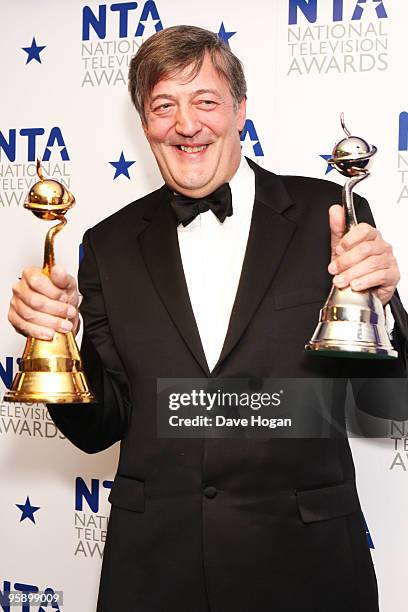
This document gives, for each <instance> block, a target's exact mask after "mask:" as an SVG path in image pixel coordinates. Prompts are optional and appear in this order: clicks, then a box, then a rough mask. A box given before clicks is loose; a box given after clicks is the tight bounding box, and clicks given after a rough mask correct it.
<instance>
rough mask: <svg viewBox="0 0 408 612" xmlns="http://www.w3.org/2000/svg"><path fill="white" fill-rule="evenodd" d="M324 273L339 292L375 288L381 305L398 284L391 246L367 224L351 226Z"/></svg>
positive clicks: (397, 274)
mask: <svg viewBox="0 0 408 612" xmlns="http://www.w3.org/2000/svg"><path fill="white" fill-rule="evenodd" d="M332 208H333V207H332ZM328 271H329V272H330V274H333V275H334V278H333V283H334V284H335V285H336V286H337V287H339V288H340V289H343V288H345V287H348V286H350V287H351V288H352V289H353V290H355V291H363V290H365V289H371V288H375V290H376V294H377V295H378V297H379V298H380V299H381V301H382V303H383V304H386V303H387V302H388V301H389V300H390V299H391V297H392V295H393V293H394V291H395V287H396V285H397V284H398V282H399V280H400V273H399V269H398V264H397V261H396V259H395V257H394V255H393V251H392V247H391V245H390V244H388V243H387V242H385V241H384V240H383V238H382V236H381V234H380V232H379V231H378V230H377V229H376V228H375V227H373V226H371V225H369V224H368V223H359V224H357V225H355V226H354V227H352V228H351V229H350V231H349V232H347V233H346V234H345V235H344V236H343V237H342V238H341V239H340V240H339V241H338V243H337V244H336V246H335V248H334V253H332V261H331V262H330V264H329V266H328Z"/></svg>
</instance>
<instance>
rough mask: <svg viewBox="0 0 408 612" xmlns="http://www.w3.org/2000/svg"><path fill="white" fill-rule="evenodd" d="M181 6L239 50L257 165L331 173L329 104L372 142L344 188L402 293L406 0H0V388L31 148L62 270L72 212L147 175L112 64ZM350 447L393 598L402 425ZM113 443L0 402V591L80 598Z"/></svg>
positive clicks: (76, 239)
mask: <svg viewBox="0 0 408 612" xmlns="http://www.w3.org/2000/svg"><path fill="white" fill-rule="evenodd" d="M180 23H189V24H195V25H199V26H203V27H205V28H208V29H210V30H213V31H215V32H218V33H219V35H220V36H221V37H223V38H224V40H226V41H227V42H228V44H229V45H230V46H231V48H232V50H233V51H234V52H235V53H236V54H237V55H238V56H239V57H240V58H241V59H242V60H243V62H244V65H245V68H246V74H247V79H248V87H249V96H248V119H247V123H246V126H245V130H244V132H243V134H242V141H243V142H242V144H243V149H244V151H245V153H246V154H247V155H249V156H250V157H252V158H254V159H255V160H257V161H258V163H260V164H261V165H262V166H265V167H266V168H268V169H271V170H273V171H275V172H280V173H286V174H304V175H311V176H315V177H321V178H323V177H325V178H327V179H328V180H333V181H337V180H339V181H341V179H340V177H339V176H338V175H336V173H335V172H332V171H330V169H329V167H328V166H327V163H326V158H327V156H328V155H329V153H330V152H331V149H332V147H333V144H334V142H335V140H337V139H339V138H340V137H341V132H340V128H339V113H340V112H341V111H344V112H345V114H346V118H347V122H348V124H349V126H350V128H351V129H352V130H353V131H354V132H356V133H361V135H363V136H365V137H366V138H367V139H368V140H369V141H370V142H372V143H375V144H376V145H377V146H378V150H379V152H378V155H377V156H376V159H375V163H374V167H373V172H372V177H371V178H370V179H369V180H368V181H367V182H366V183H364V184H363V186H362V187H361V189H360V192H361V193H363V195H365V196H367V197H368V199H369V201H370V203H371V206H372V209H373V211H374V214H375V217H376V221H377V224H378V226H379V227H380V228H381V230H382V232H383V234H384V235H385V237H386V238H387V239H388V240H389V241H391V242H392V243H393V245H394V248H395V252H396V254H397V257H398V259H399V263H400V267H401V271H402V280H401V284H400V293H401V295H402V297H403V299H405V304H407V303H408V257H407V255H408V251H407V244H406V231H407V227H408V223H407V222H408V153H407V149H408V95H407V94H408V88H407V81H406V66H407V57H408V36H407V23H408V4H407V3H406V2H404V1H402V0H383V1H380V0H255V1H252V2H249V1H247V0H238V1H237V0H206V1H205V3H201V4H200V5H199V6H198V5H197V4H196V3H193V2H188V1H186V0H178V1H177V2H173V1H171V0H156V1H155V2H154V1H152V0H147V1H144V0H141V1H140V2H116V3H107V4H99V2H96V1H90V2H86V1H81V0H71V1H70V2H68V1H65V2H64V1H63V0H56V1H55V2H48V1H47V0H37V1H36V2H35V3H34V2H31V1H30V0H19V1H17V2H16V1H12V0H2V2H1V20H0V45H1V58H2V74H1V98H0V99H1V115H0V117H1V119H0V224H1V225H0V227H1V246H2V248H1V257H2V267H1V270H2V273H1V278H0V295H1V300H0V332H1V336H0V337H1V344H0V395H2V392H3V391H4V390H5V388H6V387H8V386H9V385H10V384H11V380H12V378H13V375H14V373H15V371H16V369H17V358H18V357H19V355H21V353H22V349H23V346H24V340H23V339H22V338H21V337H18V336H17V335H16V334H15V333H14V331H13V330H12V328H11V327H10V325H9V324H8V322H7V310H8V301H9V298H10V287H11V285H12V284H13V283H14V282H15V280H16V278H17V277H18V276H19V275H20V272H21V270H22V268H23V267H24V266H26V265H28V264H29V265H41V253H42V248H43V240H44V235H45V232H46V230H47V229H48V226H47V224H44V223H41V222H40V221H39V220H38V219H36V218H35V217H34V216H33V215H30V214H28V213H27V211H25V210H24V209H23V208H22V204H23V201H24V198H25V195H26V193H27V190H28V188H29V187H30V185H31V184H32V183H33V182H34V181H35V180H36V178H35V163H34V161H35V158H36V156H40V157H41V158H42V159H43V165H44V169H45V171H46V173H47V174H48V175H49V176H50V177H55V178H56V179H57V180H60V181H62V182H63V183H64V184H66V185H67V186H68V187H69V189H71V190H72V192H73V193H74V195H75V196H76V199H77V204H78V205H77V207H75V208H74V209H73V210H72V211H71V212H70V213H69V217H68V220H69V223H68V226H67V228H66V229H65V230H64V231H63V232H62V234H61V235H60V236H59V237H58V240H57V256H58V260H59V262H60V263H61V264H63V265H64V266H66V267H67V268H68V270H70V271H72V272H73V273H74V272H75V271H76V269H77V266H78V254H79V244H80V242H81V238H82V235H83V232H84V231H85V229H86V228H87V227H89V226H91V225H93V224H95V223H96V222H98V221H99V220H100V219H102V218H103V217H106V216H107V215H109V214H110V213H112V212H114V211H115V210H118V209H119V208H121V207H122V206H124V205H125V204H127V203H128V202H130V201H132V200H134V199H135V198H137V197H139V196H141V195H143V194H145V193H147V192H149V191H151V190H153V189H155V188H156V187H158V186H159V185H160V184H161V178H160V175H159V173H158V170H157V168H156V166H155V163H154V160H153V158H152V156H151V154H150V151H149V149H148V146H147V143H146V142H145V140H144V137H143V133H142V130H141V128H140V124H139V120H138V117H137V116H136V113H135V111H134V109H133V108H132V106H131V103H130V100H129V96H128V93H127V87H126V79H127V70H128V64H129V61H130V58H131V56H132V55H133V54H134V53H135V51H136V50H137V49H138V47H139V46H140V44H141V43H142V42H143V41H144V40H146V38H148V37H149V36H150V35H151V34H153V33H154V32H155V31H158V30H160V29H161V28H163V27H166V26H171V25H175V24H180ZM311 239H312V238H311ZM352 447H353V453H354V457H355V461H356V467H357V473H358V484H359V490H360V495H361V500H362V505H363V509H364V514H365V518H366V522H367V525H368V528H367V537H368V538H369V541H370V545H371V547H372V556H373V560H374V564H375V566H376V570H377V575H378V580H379V588H380V596H381V606H382V607H381V610H382V611H383V612H403V611H405V610H406V583H407V578H408V571H407V564H406V550H407V547H408V530H407V520H406V517H407V510H408V493H407V488H406V487H407V484H408V441H407V439H406V438H404V432H403V431H402V432H399V433H398V432H396V434H395V438H394V439H381V440H380V439H371V440H361V439H359V440H356V439H354V440H352ZM117 458H118V448H117V447H114V448H112V449H109V450H108V451H105V452H103V453H100V454H98V455H95V456H87V455H85V454H83V453H81V452H80V451H79V450H77V449H75V448H74V447H73V446H72V445H71V444H70V443H68V442H67V440H65V439H64V438H63V437H62V436H61V435H60V434H59V432H58V431H57V430H56V428H55V426H54V425H53V423H52V421H50V419H49V417H48V414H47V411H46V409H45V407H44V406H42V405H22V404H20V405H19V404H17V405H8V404H5V403H1V404H0V481H1V494H0V495H1V496H0V515H1V520H0V591H4V590H7V589H8V588H10V587H11V588H12V589H14V590H19V591H30V590H31V591H35V590H36V589H40V590H44V589H46V588H50V589H54V590H58V591H63V592H64V602H65V603H64V606H63V608H62V609H63V610H66V612H73V611H74V610H81V612H92V611H93V610H94V609H95V603H96V594H97V586H98V579H99V571H100V564H101V555H102V552H103V546H104V539H105V534H106V527H107V522H108V516H109V504H108V502H107V497H108V494H109V489H110V487H111V484H112V479H113V476H114V474H115V469H116V463H117ZM0 608H1V606H0ZM16 609H21V610H32V611H34V612H37V610H43V608H39V607H38V606H31V607H30V608H28V607H26V608H23V607H21V608H19V607H17V608H16ZM54 609H58V608H54ZM3 610H4V612H8V609H6V608H4V607H3Z"/></svg>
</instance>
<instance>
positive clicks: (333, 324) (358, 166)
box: [305, 113, 398, 359]
mask: <svg viewBox="0 0 408 612" xmlns="http://www.w3.org/2000/svg"><path fill="white" fill-rule="evenodd" d="M340 121H341V126H342V128H343V130H344V132H345V134H346V138H343V140H341V141H340V142H339V143H338V144H336V146H335V147H334V150H333V154H332V155H333V156H332V158H331V159H329V160H328V163H329V164H330V165H331V166H333V168H335V169H336V170H337V171H338V172H340V173H341V174H342V175H343V176H346V177H347V179H348V180H347V181H346V183H345V185H344V187H343V191H342V203H343V208H344V211H345V233H346V232H348V231H349V230H350V229H351V228H352V227H353V226H354V225H356V224H357V220H356V215H355V210H354V205H353V194H352V190H353V188H354V187H355V185H356V184H357V183H359V182H360V181H362V180H364V179H365V178H367V177H368V176H369V167H370V166H371V163H372V158H373V156H374V155H375V153H376V152H377V148H376V147H375V146H374V145H369V144H368V143H367V142H366V141H365V140H363V139H362V138H359V137H357V136H352V135H351V133H350V132H349V131H348V129H347V128H346V126H345V124H344V116H343V113H342V114H341V118H340ZM305 351H307V352H309V353H311V354H316V355H325V356H329V357H354V358H377V359H395V358H396V357H398V353H397V351H395V350H394V348H393V346H392V344H391V342H390V339H389V337H388V333H387V330H386V326H385V315H384V308H383V305H382V303H381V301H380V299H379V298H378V297H377V296H376V295H375V293H374V292H373V291H370V290H366V291H353V289H351V287H346V288H345V289H339V288H337V287H336V286H335V285H333V286H332V288H331V291H330V293H329V296H328V298H327V300H326V302H325V304H324V306H323V308H322V309H321V310H320V317H319V323H318V324H317V327H316V329H315V332H314V334H313V336H312V338H311V339H310V341H309V343H308V344H306V346H305Z"/></svg>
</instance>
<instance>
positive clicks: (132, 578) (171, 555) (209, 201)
mask: <svg viewBox="0 0 408 612" xmlns="http://www.w3.org/2000/svg"><path fill="white" fill-rule="evenodd" d="M129 87H130V92H131V96H132V99H133V101H134V103H135V106H136V109H137V110H138V112H139V114H140V117H141V121H142V126H143V129H144V132H145V135H146V137H147V139H148V141H149V144H150V146H151V149H152V152H153V154H154V156H155V158H156V161H157V163H158V166H159V168H160V172H161V174H162V176H163V179H164V181H165V184H164V185H163V186H162V187H161V188H160V189H158V190H156V191H154V192H153V193H151V194H148V195H147V196H145V197H144V198H141V199H140V200H138V201H136V202H133V203H131V204H130V205H128V206H126V207H125V208H123V209H122V210H120V211H118V212H117V213H115V214H113V215H112V216H111V217H109V218H108V219H105V220H104V221H102V222H101V223H99V224H98V225H97V226H95V227H94V228H92V229H90V230H88V231H87V232H86V233H85V236H84V259H83V262H82V264H81V266H80V272H79V288H80V291H81V293H82V295H83V301H82V304H81V307H80V310H81V314H82V318H83V326H82V328H81V332H82V333H83V338H82V345H81V355H82V358H83V362H84V367H85V370H86V372H87V375H88V378H89V380H90V383H91V387H92V389H93V390H94V392H95V394H96V396H97V400H98V402H97V403H96V404H89V405H80V406H77V405H70V406H55V405H54V406H49V411H50V414H51V416H52V418H53V419H54V421H55V422H56V423H57V425H58V427H59V428H60V429H61V431H62V432H63V433H64V434H65V435H66V436H67V437H68V438H69V439H70V440H71V441H72V442H73V443H74V444H75V445H76V446H78V447H79V448H81V449H83V450H84V451H86V452H91V453H92V452H98V451H100V450H103V449H105V448H108V447H109V446H110V445H111V444H113V443H115V442H117V441H119V440H120V441H121V452H120V459H119V466H118V472H117V475H116V477H115V481H114V484H113V487H112V491H111V494H110V496H109V499H110V502H111V504H112V511H111V517H110V522H109V530H108V536H107V541H106V546H105V553H104V560H103V567H102V575H101V584H100V592H99V599H98V611H99V612H116V611H117V610H119V609H128V610H130V609H134V610H137V611H138V612H164V611H166V612H173V611H174V612H175V611H177V612H192V611H193V610H194V612H204V611H205V612H208V611H211V612H233V611H234V612H252V611H255V610H256V611H257V612H258V611H261V612H264V611H265V612H267V611H268V612H269V611H277V612H309V611H310V612H312V611H313V612H327V611H328V610H330V611H331V612H343V611H344V610H345V609H347V610H349V611H351V612H357V611H362V610H364V612H375V611H377V610H378V598H377V588H376V580H375V574H374V570H373V565H372V562H371V556H370V552H369V549H368V545H367V541H366V536H365V529H364V522H363V518H362V513H361V509H360V505H359V500H358V495H357V492H356V489H355V475H354V467H353V461H352V456H351V452H350V448H349V445H348V441H347V439H345V438H336V439H328V438H326V439H290V440H289V439H281V440H279V439H273V437H271V438H269V439H262V440H259V439H166V438H159V437H158V436H157V430H156V382H157V379H158V378H205V379H208V378H218V377H220V378H235V377H238V378H239V377H244V378H246V377H256V378H257V379H261V378H262V377H302V378H306V377H315V378H318V377H332V378H333V379H339V378H347V377H350V376H352V377H358V378H359V379H360V380H362V379H365V378H370V377H405V376H406V356H407V350H406V346H407V344H406V343H407V337H408V332H407V316H406V313H405V311H404V309H403V307H402V305H401V303H400V301H399V299H398V297H397V296H396V295H395V288H396V285H397V283H398V280H399V271H398V266H397V263H396V261H395V258H394V256H393V254H392V249H391V247H390V245H388V244H387V243H386V242H385V241H384V240H383V238H382V236H381V234H380V232H379V231H378V230H377V229H376V228H375V227H374V226H373V220H372V217H371V213H370V211H369V207H368V204H367V202H366V201H365V200H363V199H362V198H356V206H357V216H358V219H359V221H360V222H359V224H358V225H357V226H356V227H354V228H353V229H352V230H351V231H350V232H348V233H347V234H345V235H343V231H344V218H343V212H342V208H341V207H340V206H338V205H334V206H331V207H329V206H330V204H332V203H333V202H338V201H339V199H340V189H339V187H338V186H337V185H335V184H333V183H330V182H326V181H320V180H316V179H308V178H304V177H289V176H287V177H284V176H276V175H274V174H272V173H270V172H268V171H266V170H264V169H262V168H260V167H259V166H257V165H256V164H255V163H253V162H250V161H249V160H246V159H245V158H243V157H242V156H241V148H240V137H239V133H240V131H241V130H242V128H243V125H244V121H245V100H246V85H245V78H244V75H243V71H242V66H241V64H240V62H239V60H238V59H237V58H236V57H235V56H234V55H233V54H232V52H231V51H230V49H229V48H228V47H227V46H225V45H224V44H223V43H222V42H221V41H220V40H219V39H218V37H217V36H216V35H215V34H212V33H211V32H208V31H206V30H202V29H200V28H195V27H192V26H178V27H173V28H168V29H167V30H163V31H162V32H159V33H157V34H155V35H154V36H152V37H151V38H150V39H148V40H147V41H146V42H145V43H144V44H143V45H142V46H141V48H140V49H139V51H138V53H137V54H136V56H135V57H134V58H133V60H132V64H131V67H130V79H129ZM332 277H333V280H334V283H335V284H336V285H337V286H339V287H345V286H348V285H351V287H352V288H353V289H355V290H362V289H366V288H373V289H374V291H375V292H376V293H377V295H378V297H379V298H380V300H381V302H382V303H383V305H384V307H386V306H387V307H388V308H391V310H392V313H393V315H394V320H395V326H394V331H393V343H394V345H395V347H396V348H397V350H398V351H399V358H398V359H396V360H390V361H366V360H359V361H358V363H357V362H356V361H353V360H351V359H342V360H336V359H334V358H327V359H316V358H314V357H313V356H310V355H306V354H305V353H304V351H303V346H304V344H305V342H306V341H307V339H308V338H309V337H310V335H311V333H312V331H313V329H314V326H315V324H316V320H317V315H318V310H319V307H320V306H321V304H322V303H323V302H324V299H325V298H326V296H327V293H328V290H329V288H330V285H331V282H332ZM9 319H10V321H11V323H12V324H13V325H14V327H15V328H16V329H17V330H18V331H20V332H21V333H23V334H26V335H32V336H36V337H39V338H43V339H46V338H51V337H52V336H53V334H54V332H55V331H56V330H57V331H67V330H68V329H74V331H77V329H78V327H79V315H78V290H77V286H76V281H75V279H74V278H73V277H71V276H70V275H68V274H67V273H66V272H65V271H64V270H63V269H61V268H59V267H57V268H55V269H54V270H53V273H52V276H51V279H48V278H46V277H45V276H44V275H42V274H41V273H40V270H38V269H34V268H29V269H26V270H25V271H24V272H23V276H22V280H21V281H19V282H18V283H17V284H16V285H15V286H14V288H13V298H12V301H11V305H10V312H9ZM343 399H344V396H343ZM363 408H364V409H365V410H367V411H370V412H371V413H372V414H375V415H377V416H381V417H386V418H399V419H401V418H403V417H404V416H405V415H403V414H401V412H400V411H398V410H397V409H395V413H392V411H391V410H390V408H389V407H388V406H385V407H384V405H376V404H373V405H369V406H367V404H365V405H364V406H363Z"/></svg>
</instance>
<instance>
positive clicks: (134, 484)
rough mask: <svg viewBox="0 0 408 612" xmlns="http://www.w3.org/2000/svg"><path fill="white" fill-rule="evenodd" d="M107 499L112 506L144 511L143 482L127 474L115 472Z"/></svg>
mask: <svg viewBox="0 0 408 612" xmlns="http://www.w3.org/2000/svg"><path fill="white" fill-rule="evenodd" d="M108 500H109V501H110V503H111V504H112V506H118V507H119V508H124V509H125V510H132V511H133V512H144V511H145V494H144V482H143V481H142V480H136V479H135V478H130V477H129V476H122V475H121V474H116V477H115V480H114V481H113V485H112V489H111V492H110V494H109V497H108Z"/></svg>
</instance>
